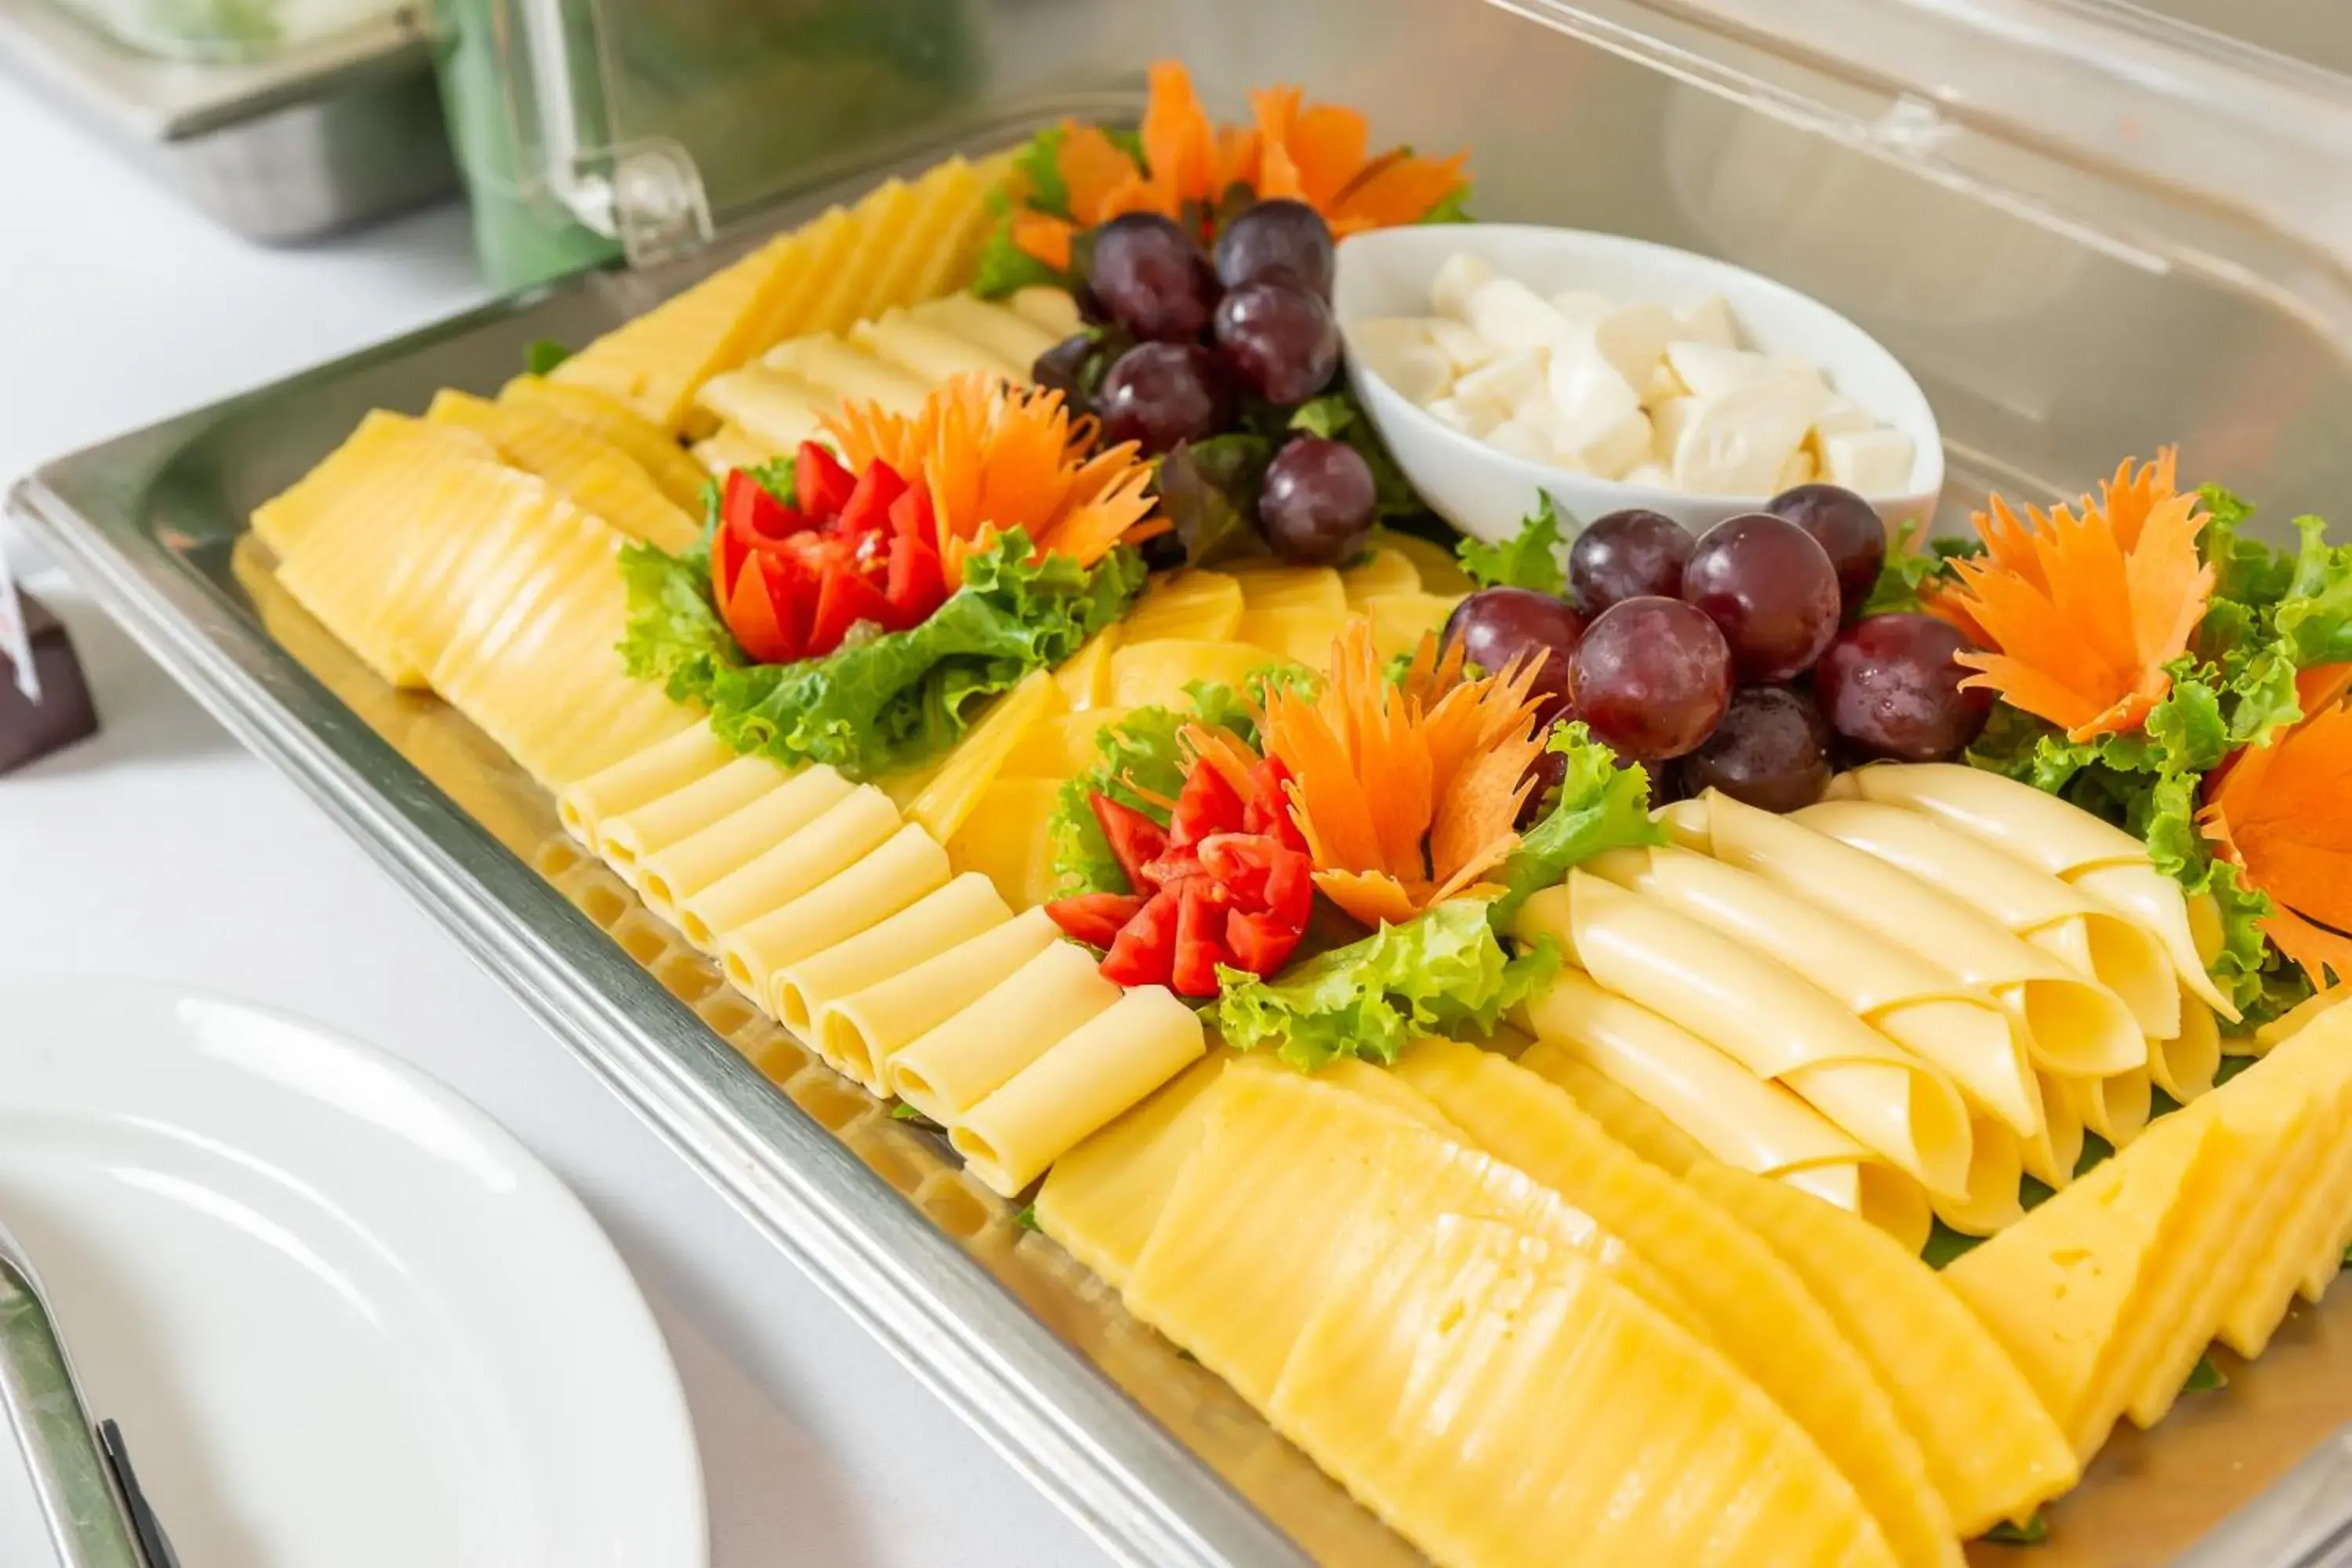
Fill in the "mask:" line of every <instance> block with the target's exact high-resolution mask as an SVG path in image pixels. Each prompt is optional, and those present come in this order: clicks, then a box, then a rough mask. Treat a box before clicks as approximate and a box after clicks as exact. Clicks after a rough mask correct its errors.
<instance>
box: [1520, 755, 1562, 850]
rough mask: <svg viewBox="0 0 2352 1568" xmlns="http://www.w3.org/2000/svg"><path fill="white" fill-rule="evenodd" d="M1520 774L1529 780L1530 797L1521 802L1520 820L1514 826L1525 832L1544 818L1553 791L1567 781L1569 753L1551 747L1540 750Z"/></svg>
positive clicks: (1550, 803) (1550, 802)
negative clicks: (1526, 769)
mask: <svg viewBox="0 0 2352 1568" xmlns="http://www.w3.org/2000/svg"><path fill="white" fill-rule="evenodd" d="M1520 776H1521V777H1523V778H1525V779H1526V780H1527V781H1528V798H1527V799H1526V800H1525V801H1523V802H1521V803H1520V805H1519V816H1518V820H1517V822H1516V823H1514V824H1513V825H1512V826H1515V827H1517V828H1518V829H1519V830H1520V831H1521V832H1525V831H1526V830H1527V829H1528V828H1530V827H1533V826H1535V825H1536V824H1537V823H1538V822H1541V821H1542V820H1543V819H1544V816H1545V813H1546V810H1547V808H1549V806H1550V805H1552V798H1551V797H1552V792H1553V791H1555V790H1557V789H1559V786H1560V785H1561V784H1563V783H1565V782H1566V780H1567V778H1568V753H1567V752H1555V751H1551V750H1549V749H1547V750H1544V751H1540V752H1537V753H1536V759H1535V761H1533V762H1531V763H1528V771H1527V772H1526V773H1523V774H1521V775H1520Z"/></svg>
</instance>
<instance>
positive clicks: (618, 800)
mask: <svg viewBox="0 0 2352 1568" xmlns="http://www.w3.org/2000/svg"><path fill="white" fill-rule="evenodd" d="M734 760H735V749H734V748H733V747H731V746H730V745H729V744H728V743H727V742H724V741H722V740H720V739H719V737H718V736H716V735H714V734H712V733H711V732H710V726H709V724H708V723H702V724H696V725H693V726H691V727H690V728H688V729H685V730H681V731H678V732H677V734H675V735H672V736H671V737H670V738H669V739H668V740H667V741H664V742H661V743H660V744H658V745H655V746H648V747H647V748H646V750H644V751H642V752H637V753H635V755H634V756H627V757H623V758H622V759H621V760H620V761H619V762H617V763H614V764H613V765H612V766H611V767H608V768H605V769H604V770H603V771H602V772H599V773H591V774H589V775H588V776H587V777H586V778H584V779H582V780H581V781H580V782H579V783H577V784H573V785H572V787H571V788H569V789H567V790H565V791H564V792H563V793H562V795H559V796H557V797H556V801H555V809H556V815H557V816H560V817H562V821H563V830H564V831H565V832H566V833H569V834H571V835H572V837H574V838H577V839H579V840H580V841H581V842H582V843H583V844H587V845H591V846H593V844H594V843H595V841H596V840H595V831H596V825H597V823H599V822H601V821H603V820H604V818H605V817H607V816H613V815H614V814H615V813H618V812H624V811H635V809H636V808H637V807H639V806H641V805H645V804H646V802H647V801H652V800H658V799H659V798H661V797H662V796H663V795H670V794H674V793H675V792H677V791H678V790H681V789H684V788H685V787H686V786H687V785H688V784H692V783H694V782H695V781H696V780H697V779H701V778H708V777H709V775H710V774H712V773H717V772H718V771H719V769H720V768H723V767H725V766H726V765H727V764H728V763H731V762H733V761H734Z"/></svg>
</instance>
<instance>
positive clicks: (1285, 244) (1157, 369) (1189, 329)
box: [1034, 200, 1376, 566]
mask: <svg viewBox="0 0 2352 1568" xmlns="http://www.w3.org/2000/svg"><path fill="white" fill-rule="evenodd" d="M1088 238H1089V240H1090V245H1089V247H1088V250H1087V261H1086V268H1085V271H1086V278H1085V283H1084V286H1083V287H1082V288H1081V289H1080V290H1079V296H1078V297H1079V303H1080V307H1081V309H1082V310H1085V311H1086V312H1087V315H1088V316H1089V317H1091V318H1093V319H1094V320H1095V321H1097V326H1096V327H1095V328H1093V329H1091V330H1089V331H1085V332H1081V333H1079V334H1078V335H1077V336H1076V337H1073V338H1070V339H1068V340H1067V341H1066V342H1062V343H1059V344H1057V345H1055V347H1054V348H1052V349H1049V350H1047V351H1046V352H1045V354H1043V355H1042V356H1040V357H1039V359H1038V361H1037V363H1036V367H1035V370H1034V374H1035V377H1036V379H1037V380H1038V381H1039V382H1041V383H1043V384H1045V385H1048V386H1056V387H1060V388H1062V389H1063V390H1064V391H1065V392H1066V394H1068V395H1071V396H1072V397H1073V398H1074V400H1080V401H1082V402H1083V403H1084V404H1086V405H1090V406H1091V408H1092V410H1093V412H1094V413H1095V415H1096V416H1097V417H1098V418H1099V419H1100V420H1101V422H1102V432H1103V438H1104V439H1105V440H1108V441H1132V442H1134V443H1136V445H1137V446H1139V447H1141V448H1142V449H1143V450H1144V451H1145V452H1148V453H1150V454H1153V455H1155V456H1158V455H1164V454H1167V453H1170V452H1173V451H1175V450H1176V449H1177V448H1179V447H1182V446H1184V445H1187V444H1189V443H1192V442H1199V441H1205V440H1207V439H1208V438H1209V437H1213V436H1216V435H1219V434H1222V433H1223V432H1226V431H1228V430H1231V429H1233V428H1234V425H1235V422H1236V419H1237V417H1238V416H1239V413H1240V408H1241V405H1242V402H1243V400H1244V398H1249V399H1255V400H1257V401H1258V402H1260V403H1263V404H1267V405H1273V406H1274V407H1276V408H1292V407H1296V406H1297V405H1299V404H1302V403H1305V402H1306V401H1307V399H1309V398H1311V397H1314V396H1315V395H1318V393H1321V392H1322V391H1324V390H1325V389H1326V388H1327V387H1328V386H1329V385H1330V384H1332V381H1333V379H1334V378H1335V377H1336V376H1337V375H1338V374H1339V323H1338V322H1337V321H1335V320H1334V319H1333V317H1332V314H1331V304H1330V295H1331V275H1332V269H1333V263H1334V259H1335V252H1334V248H1333V246H1332V242H1331V230H1330V228H1329V226H1327V225H1326V224H1325V223H1324V221H1323V218H1322V216H1321V215H1320V214H1318V213H1317V212H1316V210H1315V209H1314V208H1313V207H1311V206H1308V205H1306V204H1305V203H1304V202H1295V201H1286V200H1275V201H1264V202H1259V203H1257V204H1255V205H1252V206H1250V207H1247V208H1245V209H1244V210H1243V211H1242V212H1241V213H1239V214H1238V215H1236V216H1234V218H1233V219H1232V221H1231V222H1229V223H1228V224H1226V226H1225V227H1224V231H1223V233H1222V234H1221V235H1219V236H1218V238H1217V244H1216V249H1215V253H1214V255H1213V256H1211V255H1209V254H1205V253H1204V252H1203V251H1202V248H1201V247H1200V246H1199V245H1197V244H1196V243H1194V240H1193V237H1192V235H1191V234H1190V233H1188V232H1187V231H1186V230H1185V229H1184V227H1183V226H1181V225H1180V224H1177V223H1175V222H1174V221H1172V220H1171V219H1169V218H1166V217H1163V216H1160V215H1159V214H1157V213H1127V214H1124V215H1122V216H1118V217H1115V218H1113V219H1111V220H1110V221H1109V222H1108V223H1106V224H1104V225H1103V226H1101V227H1100V228H1097V229H1096V230H1095V231H1094V232H1093V233H1092V234H1091V235H1090V236H1089V237H1088ZM1106 344H1108V345H1110V346H1111V347H1113V348H1114V349H1115V350H1116V353H1115V357H1111V358H1110V359H1109V360H1108V363H1107V365H1105V366H1104V368H1103V369H1102V371H1101V376H1100V381H1099V384H1097V385H1094V386H1092V387H1091V388H1089V387H1088V385H1087V382H1088V371H1087V367H1088V365H1089V363H1090V362H1092V361H1093V360H1095V359H1096V358H1097V356H1099V355H1101V354H1102V353H1103V351H1104V348H1105V345H1106ZM1253 478H1255V480H1256V484H1257V488H1256V491H1255V494H1254V495H1248V496H1242V497H1237V498H1235V500H1236V501H1237V502H1239V503H1240V504H1242V505H1243V507H1244V510H1249V511H1253V512H1254V513H1255V516H1256V518H1257V520H1258V524H1259V527H1260V528H1261V530H1262V531H1264V533H1265V539H1266V543H1267V544H1268V546H1269V547H1271V548H1272V550H1273V551H1274V552H1275V553H1276V555H1278V556H1281V557H1282V558H1283V559H1285V560H1286V561H1292V562H1297V563H1300V564H1303V565H1320V566H1330V565H1337V564H1339V563H1341V562H1344V561H1346V560H1348V559H1349V557H1351V556H1353V555H1355V554H1357V553H1358V552H1360V551H1361V549H1362V548H1363V545H1364V539H1365V535H1366V534H1368V533H1369V532H1370V530H1371V526H1372V521H1373V516H1374V502H1375V499H1376V498H1375V486H1374V482H1373V478H1372V471H1371V468H1370V465H1369V464H1367V463H1366V462H1365V461H1364V458H1363V457H1362V455H1361V454H1360V453H1359V452H1358V451H1357V450H1356V449H1355V448H1354V447H1350V446H1349V445H1348V444H1347V443H1346V442H1344V441H1335V440H1327V439H1323V438H1321V437H1313V436H1301V437H1294V438H1292V439H1290V440H1288V441H1286V443H1285V444H1284V445H1283V446H1282V447H1281V448H1280V449H1279V450H1278V451H1276V453H1275V454H1274V455H1273V458H1272V460H1271V461H1270V462H1268V463H1267V464H1266V465H1265V468H1264V470H1263V472H1262V473H1259V474H1254V475H1253Z"/></svg>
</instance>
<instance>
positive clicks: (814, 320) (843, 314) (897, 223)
mask: <svg viewBox="0 0 2352 1568" xmlns="http://www.w3.org/2000/svg"><path fill="white" fill-rule="evenodd" d="M915 214H916V202H915V191H914V187H913V186H911V185H909V184H907V182H906V181H904V180H896V179H893V180H885V181H883V182H882V184H879V185H877V186H876V187H875V188H874V189H873V190H871V191H869V192H867V193H866V195H865V196H863V197H862V198H860V199H859V201H858V203H857V206H856V209H855V210H854V211H853V212H852V213H851V215H850V217H851V220H852V222H853V223H854V224H855V225H856V236H857V237H856V242H855V243H854V244H852V245H851V247H849V250H848V253H847V254H846V255H845V256H843V257H842V258H841V262H840V265H838V266H837V267H835V268H833V270H832V271H830V272H828V273H825V274H824V275H823V276H822V277H820V278H819V279H818V281H817V294H816V297H815V299H814V300H811V301H810V303H809V307H808V321H807V326H806V327H805V328H804V329H803V330H804V331H819V332H839V331H847V330H848V328H849V324H850V323H851V322H852V321H857V320H858V319H859V318H861V317H864V316H868V315H871V314H873V313H874V311H875V310H877V309H878V308H879V306H880V305H881V304H882V303H885V302H887V301H883V300H877V298H876V285H877V283H879V282H881V281H882V280H883V279H884V277H885V276H886V274H887V270H888V268H889V266H890V263H891V260H892V259H893V258H895V257H897V256H898V247H899V241H900V240H901V239H903V238H904V237H906V233H907V230H908V227H909V226H910V223H911V220H912V219H913V218H914V216H915Z"/></svg>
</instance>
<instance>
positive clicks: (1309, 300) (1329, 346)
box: [1215, 277, 1339, 407]
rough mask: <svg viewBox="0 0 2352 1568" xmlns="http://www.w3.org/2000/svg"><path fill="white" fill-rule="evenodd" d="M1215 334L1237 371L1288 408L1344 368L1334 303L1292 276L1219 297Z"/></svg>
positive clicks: (1258, 390) (1259, 282)
mask: <svg viewBox="0 0 2352 1568" xmlns="http://www.w3.org/2000/svg"><path fill="white" fill-rule="evenodd" d="M1215 332H1216V339H1217V346H1218V347H1219V348H1221V349H1223V351H1224V353H1225V363H1228V364H1230V365H1232V366H1233V368H1234V374H1235V375H1236V376H1238V377H1239V378H1240V379H1241V381H1242V382H1243V384H1245V385H1247V386H1248V387H1250V388H1251V390H1253V391H1255V393H1256V394H1257V395H1259V396H1260V397H1263V398H1265V400H1266V401H1267V402H1269V403H1273V404H1277V405H1281V406H1283V407H1288V406H1290V405H1292V404H1297V403H1304V402H1306V401H1307V399H1308V398H1310V397H1312V396H1314V395H1316V394H1317V393H1318V392H1320V391H1322V390H1323V389H1324V388H1325V387H1326V386H1328V385H1329V384H1330V382H1331V375H1332V373H1333V372H1334V371H1337V370H1338V369H1339V325H1338V323H1337V322H1335V321H1332V320H1331V307H1330V306H1328V305H1327V304H1325V303H1324V302H1323V297H1322V296H1321V295H1320V294H1318V293H1316V292H1314V291H1313V290H1312V289H1307V288H1306V287H1305V286H1304V285H1302V284H1300V283H1298V282H1297V281H1296V280H1295V279H1288V278H1281V277H1276V278H1262V279H1258V280H1257V281H1255V282H1254V283H1244V284H1243V285H1242V286H1241V287H1240V288H1238V289H1234V291H1233V292H1232V293H1230V294H1227V295H1226V296H1225V297H1224V298H1223V299H1222V300H1218V301H1217V316H1216V325H1215Z"/></svg>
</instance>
